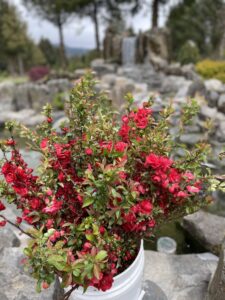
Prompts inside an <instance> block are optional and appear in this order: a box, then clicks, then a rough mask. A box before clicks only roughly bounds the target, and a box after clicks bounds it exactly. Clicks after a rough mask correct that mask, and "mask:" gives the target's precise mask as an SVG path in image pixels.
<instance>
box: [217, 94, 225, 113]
mask: <svg viewBox="0 0 225 300" xmlns="http://www.w3.org/2000/svg"><path fill="white" fill-rule="evenodd" d="M218 109H219V111H221V112H222V113H224V114H225V94H222V95H221V96H220V97H219V100H218Z"/></svg>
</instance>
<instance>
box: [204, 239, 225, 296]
mask: <svg viewBox="0 0 225 300" xmlns="http://www.w3.org/2000/svg"><path fill="white" fill-rule="evenodd" d="M224 297H225V240H224V242H223V245H222V249H221V253H220V259H219V263H218V266H217V269H216V272H215V274H214V276H213V278H212V280H211V282H210V284H209V289H208V295H207V298H206V300H223V299H224Z"/></svg>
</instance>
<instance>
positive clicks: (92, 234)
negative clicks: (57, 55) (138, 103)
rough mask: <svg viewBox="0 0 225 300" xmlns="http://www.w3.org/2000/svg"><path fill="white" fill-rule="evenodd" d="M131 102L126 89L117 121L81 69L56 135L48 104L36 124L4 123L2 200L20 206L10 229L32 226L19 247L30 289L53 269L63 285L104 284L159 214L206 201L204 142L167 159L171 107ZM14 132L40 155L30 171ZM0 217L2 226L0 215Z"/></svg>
mask: <svg viewBox="0 0 225 300" xmlns="http://www.w3.org/2000/svg"><path fill="white" fill-rule="evenodd" d="M133 101H134V99H133V97H132V96H131V95H128V96H127V102H128V104H127V110H126V113H125V114H124V115H123V117H122V120H121V122H119V121H118V118H117V115H116V114H114V113H113V112H112V109H111V106H110V105H109V103H110V102H109V99H108V98H107V97H106V96H104V95H101V94H98V93H97V92H96V90H95V88H94V82H93V80H92V78H91V77H90V75H87V76H86V77H85V78H84V79H82V80H81V81H79V82H78V83H77V84H76V86H75V88H74V89H73V90H72V93H71V97H70V99H69V101H68V103H67V117H68V125H65V124H62V126H61V132H56V131H55V129H54V127H53V119H52V109H51V106H50V105H46V107H45V108H44V115H45V116H46V120H45V121H44V122H43V123H42V124H41V125H39V126H38V127H37V130H29V129H27V128H26V127H24V126H23V125H19V124H16V123H13V122H9V123H8V124H7V128H8V129H9V131H10V138H9V139H8V140H6V141H2V142H1V143H0V149H1V150H2V152H3V156H2V157H3V159H2V160H1V174H2V175H3V176H4V178H1V180H0V197H1V198H3V199H6V200H7V201H8V202H9V203H14V204H15V205H16V206H17V208H18V209H19V211H20V212H21V217H18V218H17V220H16V224H15V226H17V228H18V229H20V228H21V227H20V226H21V223H23V222H27V223H28V224H30V225H31V226H32V229H31V230H29V232H28V235H29V236H30V237H31V238H32V239H31V241H30V243H29V244H28V246H27V247H26V248H25V250H24V253H25V255H26V256H27V257H28V260H27V263H28V267H29V270H31V273H32V275H33V276H34V278H36V279H37V281H38V284H37V290H38V291H40V290H41V287H43V288H47V287H48V286H49V285H50V284H51V283H52V282H53V281H54V280H55V275H58V276H59V277H61V278H62V280H63V282H62V285H63V286H64V287H69V286H70V287H71V286H72V287H73V288H74V287H77V286H83V287H84V289H86V288H87V287H88V286H94V287H96V288H97V289H99V290H103V291H105V290H107V289H109V288H110V287H111V286H112V282H113V276H114V275H116V274H119V273H121V272H122V271H123V270H125V269H126V268H127V267H128V266H129V265H130V264H131V263H132V262H133V260H134V259H135V257H136V255H137V253H138V250H139V247H140V240H141V239H142V238H144V237H150V236H153V234H154V230H155V228H156V226H160V224H162V223H164V222H165V221H166V220H169V219H170V220H171V219H174V218H177V217H178V216H182V215H184V214H186V213H190V212H193V211H195V210H196V209H198V208H199V207H200V206H202V205H205V203H206V201H205V198H204V197H202V193H203V191H204V190H205V187H207V184H206V183H207V181H206V177H205V175H203V173H202V169H201V162H202V161H204V159H205V151H206V150H207V148H208V147H207V145H206V144H205V143H200V144H198V145H196V149H193V151H186V152H185V154H184V156H183V157H182V158H180V159H172V157H175V156H174V155H173V154H174V153H175V152H176V150H177V147H178V146H179V147H181V145H178V143H177V142H176V141H175V140H174V138H173V137H172V136H171V135H170V130H169V127H170V124H171V117H172V115H173V113H174V110H173V109H172V107H171V106H168V107H166V108H165V109H164V110H162V111H161V112H160V114H159V116H158V118H157V119H156V118H155V117H154V114H153V111H152V108H151V106H152V104H153V103H152V102H151V101H150V100H149V102H146V103H144V104H143V107H141V108H135V107H132V104H133ZM193 104H196V103H195V102H192V103H191V105H186V106H185V107H183V110H182V116H181V127H180V129H181V131H182V129H183V125H185V124H186V123H187V122H190V118H191V116H193V111H194V110H195V107H196V105H194V106H193ZM182 122H183V123H182ZM15 129H16V130H17V131H18V133H19V134H20V136H22V137H26V138H27V139H28V141H29V142H30V145H32V147H33V149H34V150H36V151H38V152H40V153H41V154H42V159H41V161H40V166H39V167H38V169H37V172H35V173H33V170H32V169H30V168H29V167H28V166H27V164H26V163H25V161H24V159H23V157H22V156H21V154H20V152H19V150H18V149H17V145H16V142H15V140H14V138H13V131H15ZM4 210H5V206H4V204H3V203H2V202H1V201H0V211H3V212H4ZM0 218H1V219H2V221H1V222H0V227H1V226H2V227H3V226H5V225H6V224H7V222H8V219H7V215H6V216H5V215H2V214H1V215H0ZM73 288H72V289H71V291H72V290H73ZM64 299H68V297H67V298H66V297H65V298H64Z"/></svg>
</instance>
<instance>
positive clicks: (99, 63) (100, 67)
mask: <svg viewBox="0 0 225 300" xmlns="http://www.w3.org/2000/svg"><path fill="white" fill-rule="evenodd" d="M91 68H92V70H93V71H95V72H96V73H97V74H98V75H104V74H107V73H115V71H116V65H114V64H107V63H105V61H104V59H101V58H98V59H94V60H93V61H92V62H91Z"/></svg>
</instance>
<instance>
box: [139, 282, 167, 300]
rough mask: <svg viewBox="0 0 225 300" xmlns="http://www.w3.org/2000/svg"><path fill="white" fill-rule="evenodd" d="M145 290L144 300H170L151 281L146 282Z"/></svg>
mask: <svg viewBox="0 0 225 300" xmlns="http://www.w3.org/2000/svg"><path fill="white" fill-rule="evenodd" d="M143 290H144V291H145V295H144V298H143V300H153V299H154V300H168V298H167V297H166V295H165V293H164V292H163V291H162V289H161V288H160V287H159V286H158V285H157V284H155V283H154V282H152V281H150V280H145V282H144V283H143Z"/></svg>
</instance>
